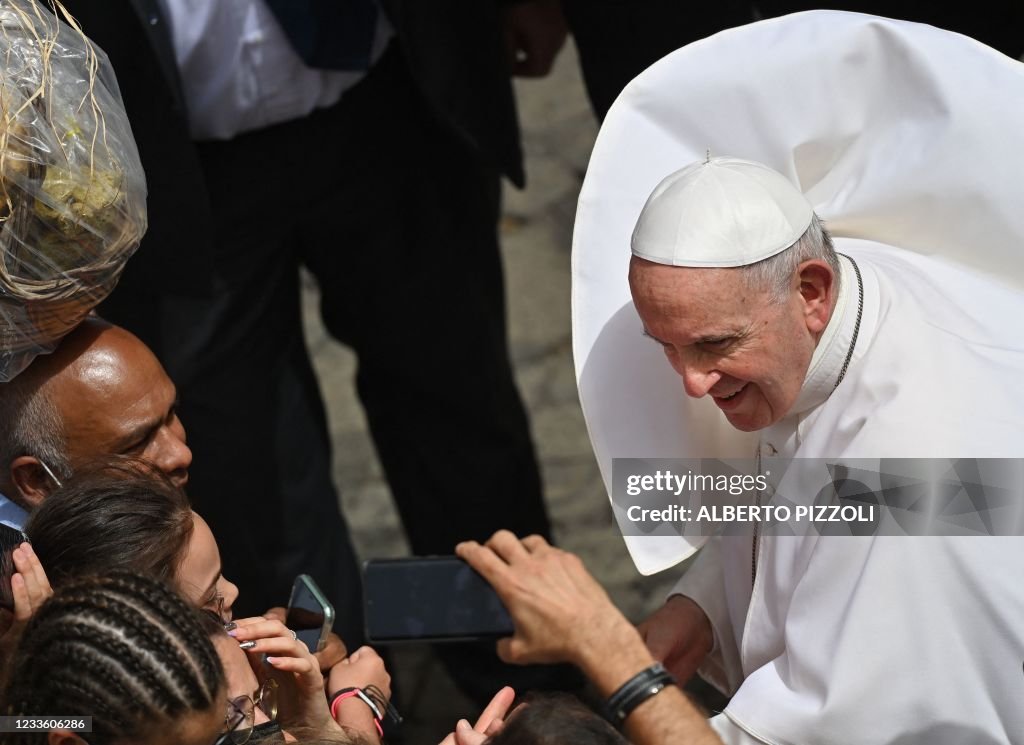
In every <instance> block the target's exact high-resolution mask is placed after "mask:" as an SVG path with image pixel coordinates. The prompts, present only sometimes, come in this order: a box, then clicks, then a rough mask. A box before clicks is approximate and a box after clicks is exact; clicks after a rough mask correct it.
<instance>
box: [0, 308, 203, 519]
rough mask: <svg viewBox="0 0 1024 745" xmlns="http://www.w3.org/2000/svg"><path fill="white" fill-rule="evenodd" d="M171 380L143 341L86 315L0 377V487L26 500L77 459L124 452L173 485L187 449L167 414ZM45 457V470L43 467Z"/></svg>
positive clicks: (171, 406) (182, 477)
mask: <svg viewBox="0 0 1024 745" xmlns="http://www.w3.org/2000/svg"><path fill="white" fill-rule="evenodd" d="M175 395H176V393H175V388H174V384H173V383H172V382H171V380H170V379H169V378H168V377H167V373H165V372H164V369H163V367H162V366H161V365H160V363H159V361H157V359H156V357H155V356H154V355H153V353H152V352H151V351H150V350H149V348H148V347H147V346H146V345H145V344H143V343H142V342H141V341H139V339H138V338H136V337H135V336H133V335H132V334H130V333H128V332H127V331H125V330H124V329H122V328H120V327H118V326H114V325H112V324H109V323H107V322H105V321H102V320H100V319H99V318H88V319H86V320H85V321H84V322H83V323H82V324H81V325H80V326H78V327H77V328H76V329H75V330H74V331H72V332H71V333H70V334H69V335H68V336H66V337H65V338H64V339H63V341H61V343H60V345H59V346H58V347H57V349H56V350H54V352H53V353H51V354H48V355H41V356H39V357H37V358H36V359H35V360H34V361H33V362H32V364H31V365H30V366H29V367H28V368H26V369H25V370H24V371H23V372H22V373H21V374H20V375H18V377H16V378H15V379H14V380H13V381H11V382H10V383H3V384H0V421H5V422H10V423H11V426H9V427H7V428H5V431H4V432H3V433H0V491H3V492H4V493H5V494H7V496H8V497H10V498H11V499H13V500H15V501H16V502H19V503H21V504H22V506H25V507H33V506H35V505H36V504H38V502H39V501H41V500H42V499H43V498H44V497H45V496H46V494H48V493H49V492H50V490H51V489H52V488H53V487H54V483H53V480H54V479H53V478H52V477H51V476H50V475H49V474H48V473H47V468H48V469H49V470H50V471H51V472H52V474H53V476H54V477H56V479H58V480H61V481H63V480H64V479H65V478H67V477H69V476H70V475H71V473H72V472H73V471H74V469H75V466H76V464H81V463H83V462H85V461H87V460H90V459H92V458H94V457H97V456H104V455H113V454H128V455H135V456H138V457H140V458H142V459H144V460H147V461H149V462H151V463H152V464H153V465H155V466H156V467H157V468H159V469H160V470H161V471H163V472H164V473H166V474H167V475H168V476H170V477H171V479H172V480H173V481H174V482H175V483H176V484H178V485H179V486H182V485H184V484H185V482H186V481H187V480H188V467H189V465H190V464H191V462H192V454H191V452H190V451H189V449H188V447H187V446H186V445H185V431H184V428H183V427H182V425H181V422H180V421H179V420H178V417H177V415H176V413H175ZM44 464H45V466H46V467H45V468H44Z"/></svg>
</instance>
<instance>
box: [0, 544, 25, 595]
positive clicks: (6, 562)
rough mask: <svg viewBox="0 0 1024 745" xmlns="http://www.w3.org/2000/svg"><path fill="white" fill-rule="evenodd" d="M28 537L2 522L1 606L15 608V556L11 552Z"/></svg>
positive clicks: (0, 551)
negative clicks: (12, 587)
mask: <svg viewBox="0 0 1024 745" xmlns="http://www.w3.org/2000/svg"><path fill="white" fill-rule="evenodd" d="M27 540H28V538H26V537H25V534H24V533H22V532H21V531H20V530H18V529H17V528H12V527H10V526H9V525H3V524H0V608H7V610H13V609H14V596H13V595H12V594H11V577H13V576H14V558H13V557H12V556H11V554H12V553H13V552H14V549H16V548H17V547H18V546H20V545H21V544H22V543H25V542H26V541H27Z"/></svg>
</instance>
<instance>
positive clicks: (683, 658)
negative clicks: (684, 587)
mask: <svg viewBox="0 0 1024 745" xmlns="http://www.w3.org/2000/svg"><path fill="white" fill-rule="evenodd" d="M637 630H638V631H639V632H640V638H641V639H643V640H644V643H645V644H646V645H647V649H648V650H649V651H650V653H651V654H652V655H653V656H654V658H655V659H656V660H658V661H660V662H661V663H663V664H664V665H665V668H666V669H667V670H668V671H669V672H670V673H672V675H673V676H675V679H676V680H678V681H681V682H683V681H687V680H689V679H690V678H691V677H692V676H693V674H694V673H695V672H697V668H698V667H700V665H701V663H702V662H703V661H704V658H705V657H706V656H707V654H708V652H710V651H711V649H712V647H713V646H714V633H713V632H712V630H711V622H710V621H709V620H708V617H707V615H706V614H705V613H704V611H703V610H701V607H700V606H699V605H697V603H696V602H694V600H693V599H692V598H688V597H686V596H685V595H672V596H671V597H670V598H669V599H668V601H666V603H665V604H664V605H663V606H661V608H659V609H658V610H656V611H655V612H654V613H653V614H652V615H651V616H650V617H649V618H648V619H647V620H646V621H644V622H643V623H642V624H640V626H639V627H638V629H637Z"/></svg>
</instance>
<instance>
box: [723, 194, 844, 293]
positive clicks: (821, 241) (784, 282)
mask: <svg viewBox="0 0 1024 745" xmlns="http://www.w3.org/2000/svg"><path fill="white" fill-rule="evenodd" d="M811 259H821V260H822V261H824V262H826V263H828V265H829V266H830V267H832V271H833V272H835V275H836V278H837V279H838V277H839V257H838V256H837V255H836V252H835V249H834V248H833V247H832V238H831V236H829V234H828V231H827V230H825V226H824V224H823V223H822V221H821V219H820V218H819V217H818V216H817V215H816V214H812V215H811V224H810V225H809V226H808V227H807V230H805V231H804V234H803V235H802V236H800V238H799V239H797V242H796V243H794V244H793V245H792V246H790V247H789V248H787V249H785V250H783V251H780V252H779V253H777V254H775V255H774V256H769V257H768V258H767V259H764V260H763V261H759V262H757V263H756V264H751V265H749V266H744V267H740V271H742V272H743V274H744V278H745V279H746V281H747V286H748V287H750V288H751V289H757V290H768V291H769V292H770V293H771V296H772V301H773V302H777V303H781V302H784V301H785V299H786V298H787V297H788V296H789V293H790V292H791V283H792V281H793V276H794V275H795V274H796V272H797V268H798V267H799V266H800V265H801V264H802V263H803V262H805V261H809V260H811Z"/></svg>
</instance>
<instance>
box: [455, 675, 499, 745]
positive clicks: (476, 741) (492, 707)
mask: <svg viewBox="0 0 1024 745" xmlns="http://www.w3.org/2000/svg"><path fill="white" fill-rule="evenodd" d="M515 699H516V692H515V691H513V690H512V689H511V688H509V687H508V686H505V687H504V688H502V689H501V690H500V691H498V692H497V693H496V694H494V698H492V699H491V702H490V703H489V704H487V708H486V709H484V710H483V713H482V714H481V715H480V717H479V718H478V719H477V720H476V724H474V725H473V726H472V727H471V726H470V725H469V722H468V721H466V720H465V719H460V720H459V721H458V723H456V725H455V730H454V731H453V732H450V733H448V736H447V737H446V738H444V739H443V740H442V741H441V745H483V743H484V742H485V741H486V740H487V738H488V737H491V736H492V735H496V734H497V733H498V732H500V731H501V728H502V726H503V725H504V724H505V717H506V716H507V714H508V710H509V708H510V707H511V706H512V702H513V701H515Z"/></svg>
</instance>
